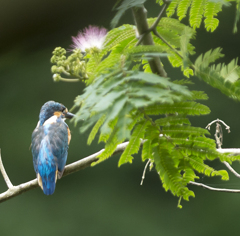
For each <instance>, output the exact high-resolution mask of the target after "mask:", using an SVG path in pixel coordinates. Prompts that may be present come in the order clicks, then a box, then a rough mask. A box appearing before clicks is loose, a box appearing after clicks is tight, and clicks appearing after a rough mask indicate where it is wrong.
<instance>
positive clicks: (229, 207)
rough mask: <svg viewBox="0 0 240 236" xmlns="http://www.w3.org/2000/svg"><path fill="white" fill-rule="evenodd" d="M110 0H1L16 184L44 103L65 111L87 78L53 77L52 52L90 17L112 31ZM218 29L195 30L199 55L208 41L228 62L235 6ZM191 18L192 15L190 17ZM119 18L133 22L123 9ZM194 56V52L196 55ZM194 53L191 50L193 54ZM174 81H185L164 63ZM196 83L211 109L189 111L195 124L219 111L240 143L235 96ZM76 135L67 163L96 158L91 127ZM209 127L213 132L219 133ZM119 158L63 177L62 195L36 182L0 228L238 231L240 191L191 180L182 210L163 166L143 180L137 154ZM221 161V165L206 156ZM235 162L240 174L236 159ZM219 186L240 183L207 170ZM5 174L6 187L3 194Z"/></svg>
mask: <svg viewBox="0 0 240 236" xmlns="http://www.w3.org/2000/svg"><path fill="white" fill-rule="evenodd" d="M114 4H115V1H111V0H102V1H94V0H81V1H80V0H79V1H77V0H68V1H64V0H62V1H57V0H34V1H29V0H21V1H17V0H1V7H0V148H1V153H2V159H3V162H4V165H5V168H6V171H7V173H8V175H9V177H10V179H11V180H12V182H13V184H14V185H18V184H20V183H23V182H27V181H29V180H31V179H33V178H35V172H34V170H33V166H32V156H31V152H30V150H29V147H30V142H31V133H32V131H33V129H34V128H35V126H36V124H37V121H38V114H39V110H40V108H41V106H42V105H43V103H45V102H46V101H48V100H55V101H58V102H61V103H63V104H64V105H65V106H67V107H68V108H71V106H72V105H73V100H74V98H75V97H76V96H77V95H78V94H81V92H82V90H83V88H84V85H83V84H82V83H61V82H60V83H54V82H53V80H52V75H51V72H50V68H51V64H50V57H51V52H52V51H53V49H54V48H55V47H57V46H62V47H65V48H69V45H70V44H71V36H76V35H77V32H78V30H80V29H83V28H84V27H86V26H88V25H89V24H92V25H99V26H104V27H106V28H108V29H110V21H111V19H112V18H113V16H114V12H113V11H112V7H113V5H114ZM145 5H146V7H147V9H148V16H151V17H155V16H157V14H158V12H159V10H160V7H159V6H158V5H156V4H155V1H154V0H148V1H147V4H145ZM219 17H220V22H221V23H220V26H219V28H217V30H216V31H215V32H214V33H213V34H210V33H206V32H205V30H204V28H203V27H201V29H198V30H197V34H198V36H197V40H194V41H193V42H192V43H193V44H194V45H195V46H196V56H198V55H199V54H200V53H202V52H206V51H207V50H209V49H210V48H216V47H219V46H220V47H223V48H224V50H223V53H224V54H226V57H225V59H224V61H225V62H226V63H228V62H230V61H231V59H233V58H235V57H237V56H239V41H240V34H239V33H237V34H232V29H233V22H234V17H235V6H234V5H233V6H231V7H224V11H223V12H221V13H220V14H219ZM184 22H185V23H188V20H184ZM120 23H131V24H132V23H133V20H132V16H131V12H130V11H129V12H127V13H126V14H125V15H124V16H123V18H122V20H121V22H120ZM196 56H195V57H196ZM193 58H194V57H193ZM164 63H165V68H166V70H167V73H168V75H169V76H170V77H171V78H181V77H182V75H181V73H179V70H178V69H173V68H172V67H171V66H170V65H169V63H168V62H167V61H164ZM194 82H195V85H193V86H191V87H192V88H194V89H199V90H204V91H206V93H207V94H208V95H209V100H208V101H204V104H206V105H208V106H209V107H210V109H211V110H212V112H211V114H210V115H208V116H202V117H195V118H191V122H192V124H193V125H196V126H200V127H205V126H206V125H207V124H208V123H209V122H211V121H212V120H213V119H216V118H219V119H222V120H224V121H225V122H226V123H227V124H228V125H229V126H231V133H230V134H227V132H226V131H225V130H224V145H223V147H229V148H233V147H235V148H238V147H240V135H239V133H240V126H239V116H240V112H239V110H240V109H239V103H237V102H235V101H232V100H230V99H229V98H227V97H226V96H224V95H222V94H221V93H220V92H219V91H217V90H216V89H213V88H211V87H210V86H208V85H207V84H205V83H204V82H202V81H199V79H197V78H195V79H194ZM69 126H70V128H71V130H72V142H71V145H70V149H69V156H68V163H71V162H74V161H76V160H78V159H81V158H83V157H85V156H87V155H90V154H92V153H94V152H96V151H98V150H99V149H101V148H102V147H103V146H102V145H101V144H100V145H98V144H97V143H93V144H92V145H91V146H87V145H86V140H87V137H88V133H85V134H80V133H79V126H77V127H75V126H74V125H73V124H71V123H70V124H69ZM214 131H215V130H214V128H213V127H212V129H211V132H212V137H213V133H214ZM118 158H119V156H114V157H112V158H110V159H109V160H108V161H105V162H103V163H101V164H100V165H97V166H95V167H91V168H90V167H89V168H86V169H84V170H82V171H79V172H78V173H74V174H72V175H69V176H67V177H65V178H63V179H61V180H60V181H58V183H57V188H56V192H55V193H54V195H52V196H45V195H44V194H43V193H42V191H41V189H40V188H36V189H33V190H31V191H28V192H26V193H24V194H22V195H20V196H17V197H15V198H13V199H11V200H9V201H6V202H4V203H1V204H0V234H1V235H3V236H5V235H7V236H8V235H24V236H28V235H31V236H32V235H35V236H40V235H138V236H145V235H153V236H155V235H164V236H168V235H184V236H188V235H189V236H190V235H199V236H202V235H238V234H239V230H240V225H239V218H240V194H227V193H218V192H210V191H209V190H206V189H202V188H199V187H195V186H192V187H191V189H193V190H194V191H195V194H196V197H195V198H191V200H190V202H182V205H183V209H181V210H180V209H178V208H177V201H178V199H177V198H176V197H173V196H172V195H171V194H170V193H166V192H165V191H164V189H163V188H162V186H161V182H160V181H159V178H158V175H157V173H156V172H155V171H154V170H153V171H151V172H149V171H147V173H146V178H145V181H144V184H143V186H140V185H139V184H140V181H141V176H142V171H143V169H144V166H145V163H142V162H141V160H140V157H139V156H138V155H136V156H135V159H134V162H133V164H131V165H130V164H126V165H123V166H122V167H121V168H118V167H117V162H118ZM209 164H211V165H212V166H214V167H215V168H218V169H220V168H224V166H222V165H221V164H220V163H219V162H217V161H215V162H213V163H209ZM234 167H235V168H236V169H237V170H239V171H240V168H239V163H235V164H234ZM200 181H201V182H203V183H205V184H209V185H210V186H213V187H220V186H221V187H224V188H239V189H240V180H239V179H236V178H234V176H232V175H231V181H229V182H221V181H220V180H219V179H218V178H213V179H209V178H206V177H201V179H200ZM6 190H7V188H6V185H5V182H4V181H3V178H2V177H1V176H0V192H1V193H2V192H4V191H6Z"/></svg>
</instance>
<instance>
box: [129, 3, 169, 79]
mask: <svg viewBox="0 0 240 236" xmlns="http://www.w3.org/2000/svg"><path fill="white" fill-rule="evenodd" d="M164 10H165V8H164ZM132 13H133V17H134V20H135V23H136V26H137V29H138V33H139V35H140V39H139V43H138V44H140V42H142V44H143V45H154V42H153V38H152V35H151V33H150V31H151V29H149V28H148V22H147V10H146V9H145V8H144V6H139V7H133V8H132ZM162 13H163V12H162V11H161V12H160V14H161V15H162ZM161 15H160V16H158V19H159V20H160V19H161ZM149 65H150V67H151V70H152V72H153V73H154V74H158V75H160V76H162V77H167V73H166V71H165V70H164V69H163V66H162V63H161V60H160V58H159V57H154V58H153V59H151V60H149Z"/></svg>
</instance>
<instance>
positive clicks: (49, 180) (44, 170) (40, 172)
mask: <svg viewBox="0 0 240 236" xmlns="http://www.w3.org/2000/svg"><path fill="white" fill-rule="evenodd" d="M73 117H74V114H72V113H70V112H68V109H67V108H66V107H65V106H64V105H62V104H61V103H58V102H55V101H48V102H46V103H45V104H44V105H43V106H42V108H41V110H40V113H39V121H38V123H37V126H36V128H35V129H34V131H33V133H32V142H31V151H32V156H33V166H34V170H35V172H36V176H37V181H38V185H39V186H40V187H41V189H42V190H43V193H44V194H45V195H52V194H53V193H54V191H55V188H56V182H57V179H60V178H61V177H62V175H63V172H64V168H65V165H66V161H67V155H68V146H69V143H70V140H71V133H70V130H69V127H68V125H67V124H66V123H65V119H71V118H73Z"/></svg>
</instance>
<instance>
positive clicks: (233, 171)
mask: <svg viewBox="0 0 240 236" xmlns="http://www.w3.org/2000/svg"><path fill="white" fill-rule="evenodd" d="M223 164H224V165H225V166H226V167H227V168H228V169H229V170H230V171H231V172H232V173H233V174H234V175H235V176H237V177H238V178H240V174H238V173H237V172H236V171H235V170H234V169H233V168H232V167H231V166H230V164H229V163H227V162H226V161H224V162H223Z"/></svg>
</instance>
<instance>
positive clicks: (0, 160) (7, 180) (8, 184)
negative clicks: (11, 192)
mask: <svg viewBox="0 0 240 236" xmlns="http://www.w3.org/2000/svg"><path fill="white" fill-rule="evenodd" d="M0 170H1V172H2V175H3V178H4V180H5V182H6V184H7V186H8V188H12V187H13V185H12V182H11V180H10V179H9V177H8V175H7V172H6V171H5V168H4V166H3V163H2V156H1V149H0Z"/></svg>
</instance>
